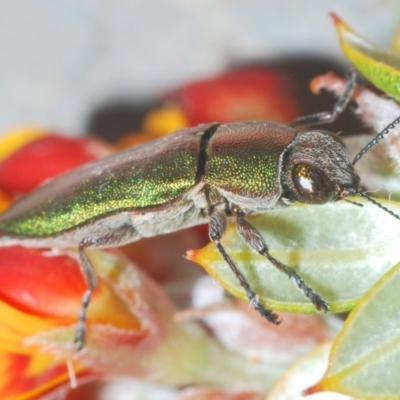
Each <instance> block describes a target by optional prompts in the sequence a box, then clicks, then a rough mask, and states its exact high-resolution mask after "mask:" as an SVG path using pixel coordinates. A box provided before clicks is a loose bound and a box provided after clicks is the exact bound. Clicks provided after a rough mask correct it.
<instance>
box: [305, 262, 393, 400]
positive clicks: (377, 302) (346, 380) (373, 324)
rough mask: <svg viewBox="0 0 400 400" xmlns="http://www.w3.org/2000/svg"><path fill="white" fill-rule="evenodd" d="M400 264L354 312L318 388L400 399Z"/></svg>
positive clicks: (377, 397)
mask: <svg viewBox="0 0 400 400" xmlns="http://www.w3.org/2000/svg"><path fill="white" fill-rule="evenodd" d="M399 287H400V263H399V264H397V265H396V267H395V268H393V269H392V270H391V271H389V272H388V273H387V274H386V275H385V276H384V277H383V278H382V279H381V280H380V281H379V282H378V283H377V284H376V285H375V286H374V287H373V288H372V290H371V291H370V292H369V293H368V294H367V296H365V298H364V299H363V300H362V302H360V303H359V304H358V306H357V308H356V309H355V310H354V311H353V312H352V313H351V314H350V316H349V318H348V320H347V321H346V323H345V325H344V328H343V330H342V331H341V333H340V334H339V336H338V337H337V339H336V340H335V342H334V344H333V347H332V352H331V355H330V362H329V367H328V371H327V372H326V374H325V377H324V378H323V379H322V380H321V381H320V382H319V383H318V384H317V385H316V386H315V387H314V390H313V392H315V391H316V390H334V391H338V392H341V393H345V394H350V395H352V396H354V397H357V398H363V399H375V400H379V399H382V400H383V399H387V400H388V399H392V400H393V399H400V385H399V381H400V324H399V320H400V307H399V304H400V292H399Z"/></svg>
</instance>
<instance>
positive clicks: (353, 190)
mask: <svg viewBox="0 0 400 400" xmlns="http://www.w3.org/2000/svg"><path fill="white" fill-rule="evenodd" d="M282 186H283V189H284V197H287V198H288V199H289V200H291V201H301V202H303V203H310V204H324V203H327V202H330V201H336V200H340V199H342V198H344V197H346V196H349V195H354V194H358V193H359V192H360V178H359V177H358V175H357V174H356V173H355V172H354V169H353V166H352V163H351V161H350V158H349V154H348V152H347V149H346V147H345V145H344V143H343V142H342V140H341V139H340V138H339V137H338V136H337V135H335V134H334V133H331V132H328V131H323V130H314V131H309V132H304V133H299V134H298V135H297V136H296V138H295V139H294V140H293V142H292V144H291V146H289V147H288V148H287V149H286V151H285V154H284V157H283V164H282Z"/></svg>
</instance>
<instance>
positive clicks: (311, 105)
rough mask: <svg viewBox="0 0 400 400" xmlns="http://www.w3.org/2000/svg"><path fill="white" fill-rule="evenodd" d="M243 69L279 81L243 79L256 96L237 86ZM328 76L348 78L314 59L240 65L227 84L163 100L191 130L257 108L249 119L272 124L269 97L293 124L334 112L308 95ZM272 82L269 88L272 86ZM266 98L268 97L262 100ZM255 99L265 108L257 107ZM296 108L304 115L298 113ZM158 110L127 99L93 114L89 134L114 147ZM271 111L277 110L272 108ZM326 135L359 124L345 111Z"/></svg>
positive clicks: (322, 99)
mask: <svg viewBox="0 0 400 400" xmlns="http://www.w3.org/2000/svg"><path fill="white" fill-rule="evenodd" d="M240 69H242V70H249V69H255V70H257V71H260V70H262V69H264V70H265V71H269V72H271V71H275V75H274V76H272V75H271V78H267V77H261V76H258V77H257V76H256V77H255V78H254V77H253V78H252V77H250V76H245V74H243V76H242V79H244V81H247V82H250V86H251V84H253V85H254V83H255V82H256V84H255V85H256V86H258V87H259V89H260V91H259V93H258V94H257V93H256V92H255V91H253V92H252V91H251V90H249V89H248V88H246V84H243V85H238V83H237V81H236V82H235V77H237V76H238V75H239V74H238V73H239V72H240ZM328 71H333V72H335V73H337V74H341V75H344V74H345V73H346V71H345V70H344V69H343V68H342V67H340V66H339V65H338V64H337V63H335V62H334V61H330V60H325V59H315V58H313V59H312V58H310V59H307V58H302V59H300V58H293V59H285V60H280V61H276V62H273V63H271V62H269V63H262V62H259V63H253V64H251V65H237V66H235V68H233V69H232V71H231V72H227V73H226V74H225V75H226V78H224V75H223V74H221V75H218V76H216V77H210V78H208V79H203V80H198V81H196V82H192V83H190V82H189V83H187V84H185V85H182V87H181V88H177V89H176V90H171V91H170V92H169V94H167V95H164V96H163V99H164V101H165V100H167V101H170V102H174V101H175V102H178V104H180V105H182V107H183V111H184V112H187V113H188V115H187V116H188V120H189V121H190V124H191V125H195V124H198V123H200V122H207V120H212V121H215V120H218V121H221V120H232V118H233V111H234V110H235V108H236V110H237V114H236V115H237V117H236V118H234V119H235V120H240V119H241V118H242V116H244V115H249V113H248V111H246V113H244V112H243V108H247V110H249V107H254V113H253V114H250V116H249V117H247V118H246V119H252V118H257V117H258V116H260V115H261V114H262V115H267V116H268V117H269V116H270V118H268V119H272V118H273V115H274V114H273V112H271V115H270V114H268V113H266V110H265V107H264V106H265V103H266V101H267V100H266V99H268V96H269V97H270V102H271V105H272V106H274V99H275V100H276V104H275V106H276V110H278V109H281V110H282V112H283V114H284V113H285V112H286V115H287V116H288V118H289V119H290V118H293V119H294V118H295V113H296V112H299V114H300V115H307V114H312V113H316V112H319V111H330V110H332V106H333V104H334V102H335V98H334V97H333V96H332V95H331V94H328V93H322V94H321V95H318V96H315V95H313V94H312V93H311V92H310V89H309V84H310V81H311V80H312V78H314V77H315V76H317V75H320V74H322V73H326V72H328ZM235 74H236V75H235ZM257 75H258V72H257ZM285 76H287V77H288V78H287V79H286V81H285V80H284V77H285ZM274 77H275V78H274ZM217 80H219V81H217ZM268 80H269V84H270V86H268ZM251 81H252V82H251ZM229 85H232V86H234V85H236V87H235V88H231V89H229ZM288 85H289V86H288ZM224 91H225V92H224ZM263 92H264V95H260V93H263ZM257 96H258V99H259V101H260V103H261V106H257ZM274 96H275V97H274ZM292 97H294V98H293V101H291V100H292ZM285 99H287V100H286V103H290V104H286V106H287V107H286V111H285ZM232 101H235V102H237V105H235V104H233V103H232ZM297 104H298V105H299V108H300V111H298V110H297ZM159 106H160V101H157V102H154V104H153V105H151V104H141V103H138V102H134V101H132V102H129V101H128V100H126V99H124V100H121V101H114V102H112V103H110V104H103V105H101V106H100V107H99V108H98V109H96V110H94V111H93V113H92V115H91V116H90V117H89V121H88V124H87V132H88V133H92V134H96V135H98V136H100V137H102V138H104V139H106V140H109V141H115V140H117V139H118V138H119V137H120V136H121V135H124V134H126V133H128V132H132V131H140V130H141V129H142V121H143V118H144V116H145V115H146V113H147V112H148V111H149V110H150V109H152V108H154V107H159ZM217 108H218V109H217ZM214 110H215V111H216V112H215V113H214ZM272 110H274V107H273V108H272ZM218 113H219V114H218ZM278 114H279V113H277V112H275V116H277V117H278V118H274V120H278V121H279V120H280V121H282V119H283V120H284V122H289V121H288V118H286V119H285V118H284V117H283V118H281V119H280V117H279V116H278ZM217 116H220V118H216V117H217ZM203 118H204V120H203ZM264 118H265V117H264ZM282 122H283V121H282ZM321 128H324V126H321ZM325 129H329V130H331V131H334V132H338V131H343V132H344V134H348V133H353V132H357V131H360V123H359V122H358V121H357V119H356V118H355V117H354V115H353V114H352V113H351V111H350V110H346V111H345V112H344V113H343V115H342V116H341V117H340V118H339V120H338V121H337V122H335V123H334V124H330V125H327V126H325Z"/></svg>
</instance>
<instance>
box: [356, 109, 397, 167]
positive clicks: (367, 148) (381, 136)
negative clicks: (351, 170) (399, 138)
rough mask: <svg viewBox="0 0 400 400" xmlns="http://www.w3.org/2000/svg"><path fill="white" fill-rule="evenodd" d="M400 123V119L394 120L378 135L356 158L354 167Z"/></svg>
mask: <svg viewBox="0 0 400 400" xmlns="http://www.w3.org/2000/svg"><path fill="white" fill-rule="evenodd" d="M399 123H400V117H397V118H396V119H395V120H393V121H392V122H391V123H390V124H389V125H388V126H387V127H386V128H385V129H383V130H382V131H381V132H380V133H378V134H377V135H376V136H375V137H374V138H373V139H372V140H371V141H370V142H369V143H367V144H366V145H365V147H364V148H363V149H362V150H361V151H360V152H359V153H358V154H357V155H356V156H355V157H354V160H353V165H354V164H355V163H356V162H357V161H358V160H359V159H360V158H361V157H362V156H363V155H364V154H365V153H366V152H367V151H368V150H369V149H370V148H371V147H372V146H375V145H376V144H377V143H378V142H379V141H380V140H381V139H383V137H384V135H387V134H388V133H389V131H390V130H391V129H394V127H395V125H397V124H399Z"/></svg>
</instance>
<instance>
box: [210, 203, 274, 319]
mask: <svg viewBox="0 0 400 400" xmlns="http://www.w3.org/2000/svg"><path fill="white" fill-rule="evenodd" d="M225 228H226V214H225V213H224V212H223V211H221V210H214V211H213V212H212V214H211V217H210V225H209V236H210V239H211V240H212V241H213V242H214V243H215V245H216V246H217V249H218V251H219V252H220V254H221V255H222V257H223V258H224V260H225V261H226V262H227V264H228V265H229V267H230V268H231V270H232V271H233V273H234V274H235V276H236V278H237V279H238V281H239V282H240V284H241V286H242V287H243V289H244V290H245V292H246V295H247V297H248V299H249V300H250V303H251V304H252V305H253V307H254V308H255V310H256V311H258V312H259V313H260V314H261V316H262V317H264V318H265V319H267V320H268V321H269V322H272V323H273V324H275V325H279V324H280V322H281V321H280V320H279V316H278V315H277V314H274V313H273V312H272V311H271V310H266V309H265V308H264V306H263V305H262V304H261V303H260V301H259V300H258V298H257V295H256V293H255V292H254V291H253V290H252V289H251V287H250V285H249V283H248V282H247V280H246V278H245V277H244V276H243V274H242V273H241V272H240V271H239V269H238V267H237V266H236V264H235V262H234V261H233V260H232V258H231V257H230V256H229V255H228V253H227V252H226V251H225V249H224V247H223V246H222V244H221V242H220V239H221V237H222V236H223V234H224V232H225Z"/></svg>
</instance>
